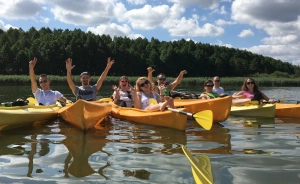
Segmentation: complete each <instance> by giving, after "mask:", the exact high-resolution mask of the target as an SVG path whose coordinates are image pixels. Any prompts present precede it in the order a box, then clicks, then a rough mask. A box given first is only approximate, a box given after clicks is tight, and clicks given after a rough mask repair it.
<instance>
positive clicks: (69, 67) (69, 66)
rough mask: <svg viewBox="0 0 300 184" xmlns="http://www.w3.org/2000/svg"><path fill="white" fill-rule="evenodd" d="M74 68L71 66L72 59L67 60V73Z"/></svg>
mask: <svg viewBox="0 0 300 184" xmlns="http://www.w3.org/2000/svg"><path fill="white" fill-rule="evenodd" d="M74 67H75V65H73V66H72V59H71V58H68V59H67V60H66V69H67V71H68V72H69V71H71V70H72V69H73V68H74Z"/></svg>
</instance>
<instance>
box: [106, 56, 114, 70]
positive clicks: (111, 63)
mask: <svg viewBox="0 0 300 184" xmlns="http://www.w3.org/2000/svg"><path fill="white" fill-rule="evenodd" d="M114 63H115V60H114V59H113V60H111V57H108V58H107V65H106V67H108V68H110V67H111V66H112V65H113V64H114Z"/></svg>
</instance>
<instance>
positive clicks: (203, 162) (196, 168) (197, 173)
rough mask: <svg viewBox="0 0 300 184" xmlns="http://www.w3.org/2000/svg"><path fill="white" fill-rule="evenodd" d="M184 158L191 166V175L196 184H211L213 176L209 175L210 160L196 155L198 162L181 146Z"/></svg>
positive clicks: (204, 156)
mask: <svg viewBox="0 0 300 184" xmlns="http://www.w3.org/2000/svg"><path fill="white" fill-rule="evenodd" d="M181 148H182V150H183V152H184V154H185V156H186V157H187V159H188V160H189V161H190V163H191V165H192V173H193V176H194V179H195V182H196V183H208V184H212V183H213V175H212V173H211V163H210V158H209V157H208V156H206V155H197V156H196V157H197V159H198V162H197V161H196V159H195V158H194V157H193V156H192V154H191V152H190V151H189V150H188V149H187V148H186V147H185V146H184V145H182V146H181Z"/></svg>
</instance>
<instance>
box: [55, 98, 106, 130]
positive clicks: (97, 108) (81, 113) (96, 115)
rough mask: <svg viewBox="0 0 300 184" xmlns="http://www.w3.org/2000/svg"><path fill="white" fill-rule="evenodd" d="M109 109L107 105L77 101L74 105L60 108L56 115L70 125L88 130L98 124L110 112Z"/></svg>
mask: <svg viewBox="0 0 300 184" xmlns="http://www.w3.org/2000/svg"><path fill="white" fill-rule="evenodd" d="M111 108H112V107H111V105H110V104H108V103H99V102H88V101H85V100H77V101H76V102H75V103H74V104H70V105H67V106H65V107H63V108H61V109H60V110H59V111H58V113H59V115H60V116H61V117H62V119H64V120H65V121H66V122H68V123H70V124H71V125H74V126H76V127H78V128H80V129H82V130H88V129H90V128H93V127H94V126H95V125H96V124H97V123H100V122H101V121H102V120H103V119H104V118H105V117H106V116H107V115H108V114H109V113H110V112H111Z"/></svg>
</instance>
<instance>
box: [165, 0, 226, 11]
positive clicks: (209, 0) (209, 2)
mask: <svg viewBox="0 0 300 184" xmlns="http://www.w3.org/2000/svg"><path fill="white" fill-rule="evenodd" d="M168 1H169V2H173V3H178V4H182V5H184V6H200V7H203V8H209V9H216V8H218V6H219V2H220V0H198V1H195V0H168Z"/></svg>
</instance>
